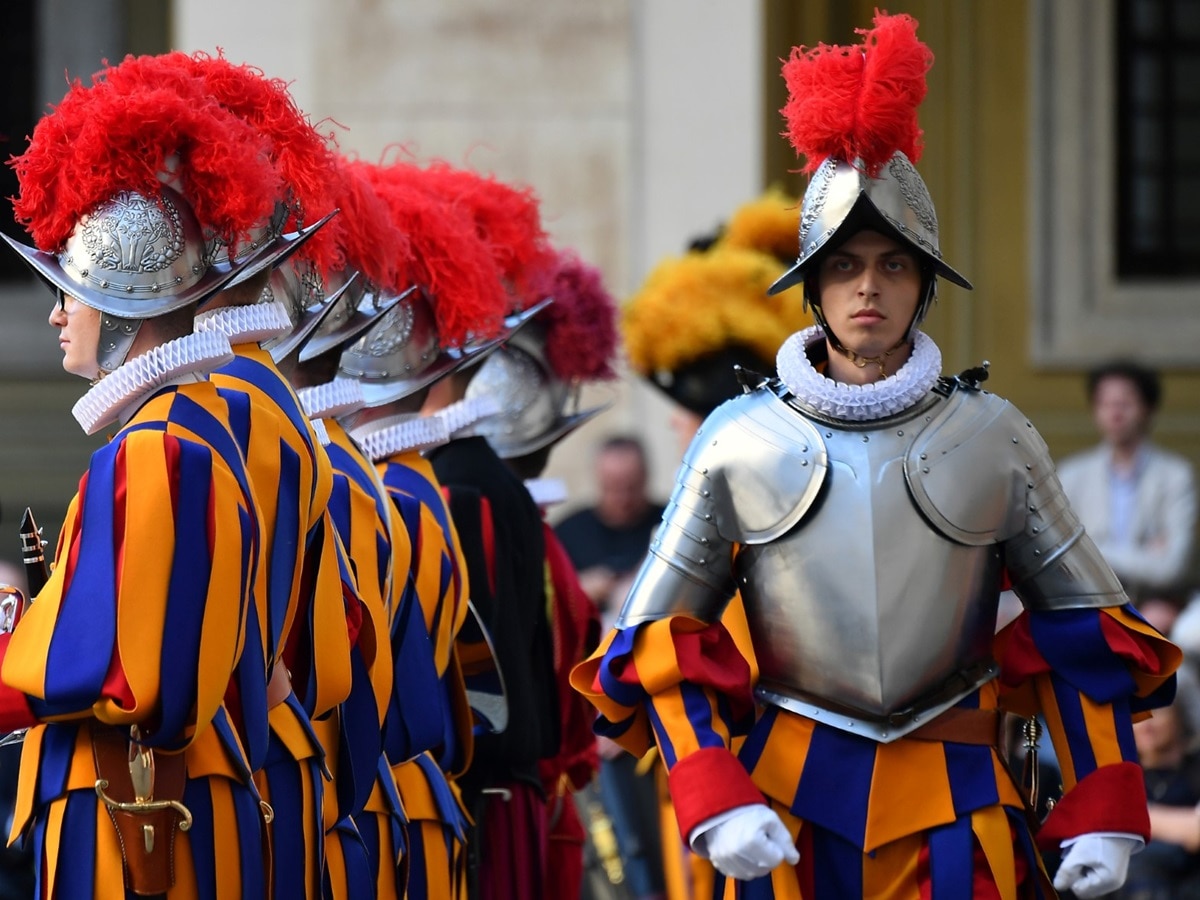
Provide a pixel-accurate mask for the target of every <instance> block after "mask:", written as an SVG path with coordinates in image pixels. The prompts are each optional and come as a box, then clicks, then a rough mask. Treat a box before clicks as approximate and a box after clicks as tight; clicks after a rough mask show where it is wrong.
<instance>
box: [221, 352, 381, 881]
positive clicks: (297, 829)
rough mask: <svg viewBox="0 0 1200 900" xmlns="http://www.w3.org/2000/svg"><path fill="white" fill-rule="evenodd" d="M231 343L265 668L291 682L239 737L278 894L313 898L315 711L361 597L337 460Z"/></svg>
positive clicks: (348, 662)
mask: <svg viewBox="0 0 1200 900" xmlns="http://www.w3.org/2000/svg"><path fill="white" fill-rule="evenodd" d="M233 350H234V353H235V354H236V358H235V359H234V361H233V362H231V363H229V364H228V365H227V366H224V367H222V368H221V369H219V370H218V371H217V372H214V373H213V375H212V376H211V379H212V381H213V383H214V384H215V385H216V386H217V387H218V388H219V389H220V391H221V394H222V396H224V397H225V398H226V400H227V402H228V405H229V409H230V425H231V430H232V431H233V434H234V436H235V437H236V438H237V440H238V442H239V445H240V446H241V447H242V449H243V453H244V455H245V459H246V468H247V470H248V472H249V474H250V482H251V485H252V488H253V490H254V499H255V502H256V504H257V505H258V507H259V512H260V515H261V518H262V520H263V525H264V529H265V532H266V537H265V539H264V541H263V548H262V549H263V553H262V562H261V570H262V578H261V581H262V584H263V591H262V593H263V598H264V599H263V606H264V607H265V614H264V615H263V616H262V619H261V622H260V624H259V628H260V631H261V637H262V641H263V645H264V647H265V648H266V654H267V660H268V665H269V668H270V674H271V675H272V677H275V678H279V677H280V675H279V672H278V671H276V670H277V669H278V668H279V667H280V666H281V665H282V666H283V667H284V671H285V672H286V673H288V675H290V679H291V688H292V690H291V692H290V693H288V694H287V695H286V698H285V699H283V700H282V702H275V703H273V704H272V706H271V710H270V716H269V720H270V730H269V734H267V735H251V736H248V737H247V744H248V745H250V747H251V748H252V752H251V758H252V760H253V762H254V765H255V768H256V774H255V779H256V781H257V783H258V785H259V789H260V791H261V792H262V794H263V799H264V800H265V801H267V802H268V803H269V804H270V806H271V807H272V809H273V810H274V811H275V816H274V820H273V822H272V824H271V832H270V836H271V842H272V854H273V884H274V889H275V893H276V895H277V896H280V897H289V898H291V897H295V898H307V900H316V898H317V897H319V896H320V892H321V878H322V872H323V870H324V852H323V846H324V840H323V830H322V820H323V817H322V812H321V810H322V803H323V800H322V795H323V791H324V777H325V775H324V773H326V772H327V768H326V765H325V762H324V758H323V757H324V754H323V751H322V748H321V745H320V742H319V741H318V740H317V738H316V736H315V734H314V732H313V727H312V723H311V720H313V719H316V718H319V717H322V716H324V715H326V714H327V713H329V712H330V711H331V710H333V709H334V707H336V706H337V705H338V704H339V703H341V702H342V701H343V700H345V699H346V698H347V697H348V696H349V695H350V690H351V685H352V680H353V674H352V673H353V668H354V661H353V656H354V654H353V645H354V642H353V640H352V638H351V630H352V628H354V627H355V626H354V623H355V622H358V621H362V620H363V619H362V611H361V605H360V604H361V601H360V600H359V598H358V596H357V587H356V585H355V583H354V576H353V574H352V570H351V567H350V565H349V562H348V560H347V559H346V555H345V551H344V549H343V548H342V546H341V542H340V539H339V538H338V535H337V532H336V530H335V529H334V527H333V522H332V519H331V518H330V515H329V511H328V506H329V500H330V497H331V496H332V494H333V469H332V467H331V465H330V462H329V457H328V455H327V454H326V452H325V449H324V448H323V447H322V446H321V444H320V441H319V440H318V439H317V436H316V433H315V432H314V430H313V427H312V423H311V422H309V420H308V418H307V416H305V414H304V411H303V409H302V407H301V405H300V401H299V399H298V398H297V396H296V394H295V392H294V391H293V390H292V387H291V385H290V384H289V383H288V382H287V380H286V379H285V378H284V377H283V375H282V374H280V372H279V369H278V368H277V367H276V366H275V364H274V362H273V361H272V359H271V355H270V354H269V353H268V352H267V351H265V350H263V349H262V348H260V347H259V346H258V344H256V343H235V344H234V345H233ZM334 789H336V787H335V788H334Z"/></svg>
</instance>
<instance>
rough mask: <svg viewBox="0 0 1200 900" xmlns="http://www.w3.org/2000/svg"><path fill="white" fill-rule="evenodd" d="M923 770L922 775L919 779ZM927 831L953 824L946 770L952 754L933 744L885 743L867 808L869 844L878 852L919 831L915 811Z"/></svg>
mask: <svg viewBox="0 0 1200 900" xmlns="http://www.w3.org/2000/svg"><path fill="white" fill-rule="evenodd" d="M915 772H919V773H920V777H915V778H914V777H913V773H915ZM915 810H920V816H921V824H922V826H923V827H926V828H928V827H932V826H934V825H941V824H943V823H946V822H953V821H954V819H955V818H956V816H955V814H954V798H953V797H952V796H951V794H950V778H949V776H948V774H947V772H946V752H945V750H943V749H942V745H941V744H939V743H934V742H932V741H917V740H908V739H906V738H901V739H900V740H898V741H894V742H892V743H890V744H880V745H879V748H878V750H876V752H875V771H874V775H873V776H872V779H871V793H870V800H869V801H868V804H867V828H866V834H865V837H864V844H865V845H866V849H867V850H874V849H875V848H877V847H883V846H885V845H886V844H888V843H890V842H893V841H896V840H898V839H900V838H902V837H904V836H905V835H908V834H911V833H912V831H913V817H914V811H915Z"/></svg>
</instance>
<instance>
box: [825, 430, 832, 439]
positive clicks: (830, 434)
mask: <svg viewBox="0 0 1200 900" xmlns="http://www.w3.org/2000/svg"><path fill="white" fill-rule="evenodd" d="M825 437H827V438H831V437H833V432H832V431H827V432H825Z"/></svg>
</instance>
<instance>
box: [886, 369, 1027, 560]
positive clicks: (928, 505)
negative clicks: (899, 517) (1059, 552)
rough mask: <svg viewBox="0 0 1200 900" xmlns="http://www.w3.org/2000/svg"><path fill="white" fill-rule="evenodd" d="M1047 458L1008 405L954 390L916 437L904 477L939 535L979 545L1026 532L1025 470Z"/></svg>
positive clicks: (979, 393) (984, 395)
mask: <svg viewBox="0 0 1200 900" xmlns="http://www.w3.org/2000/svg"><path fill="white" fill-rule="evenodd" d="M1049 461H1050V455H1049V451H1048V450H1047V448H1046V444H1045V442H1044V441H1043V440H1042V438H1041V436H1040V435H1039V434H1038V433H1037V430H1036V429H1035V428H1034V427H1033V425H1032V423H1030V422H1029V421H1028V420H1027V419H1026V418H1025V417H1024V416H1023V415H1021V414H1020V412H1018V411H1017V410H1016V408H1015V407H1013V406H1012V404H1010V403H1009V402H1008V401H1007V400H1003V399H1001V398H1000V397H997V396H995V395H994V394H989V393H985V392H982V391H966V390H956V391H954V392H953V393H952V394H951V395H950V396H949V397H948V398H947V399H946V401H945V402H944V403H943V404H942V406H941V409H940V411H939V412H937V413H936V414H935V415H934V416H933V418H932V419H931V420H930V421H929V422H928V423H927V424H926V425H925V427H924V428H922V429H921V431H920V433H918V435H917V436H916V438H915V439H914V440H913V443H912V445H911V446H910V447H909V449H908V453H907V454H906V456H905V459H904V474H905V477H906V478H907V480H908V486H909V490H910V491H911V492H912V496H913V500H914V501H915V502H916V504H917V507H918V508H919V509H920V510H921V512H922V513H924V514H925V516H926V517H927V518H928V519H929V521H930V522H931V523H933V525H934V526H935V527H936V528H937V529H938V530H939V531H941V532H942V533H943V534H945V535H946V536H947V537H949V538H951V539H952V540H955V541H958V542H960V543H963V544H968V545H973V546H980V545H984V544H990V543H994V542H996V541H1003V540H1007V539H1008V538H1010V537H1013V536H1014V535H1016V534H1019V533H1020V532H1021V531H1022V530H1023V528H1024V525H1025V521H1026V518H1027V510H1026V505H1027V501H1026V498H1027V494H1028V491H1029V489H1030V488H1031V487H1032V485H1030V484H1029V480H1030V479H1029V473H1030V472H1031V471H1032V470H1034V469H1035V468H1036V469H1045V468H1046V467H1047V464H1048V463H1049ZM964 486H969V488H966V487H964Z"/></svg>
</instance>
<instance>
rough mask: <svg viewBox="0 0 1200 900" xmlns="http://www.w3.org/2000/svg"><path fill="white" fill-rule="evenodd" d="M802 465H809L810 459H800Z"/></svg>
mask: <svg viewBox="0 0 1200 900" xmlns="http://www.w3.org/2000/svg"><path fill="white" fill-rule="evenodd" d="M800 465H802V466H807V465H808V460H807V459H802V460H800Z"/></svg>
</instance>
